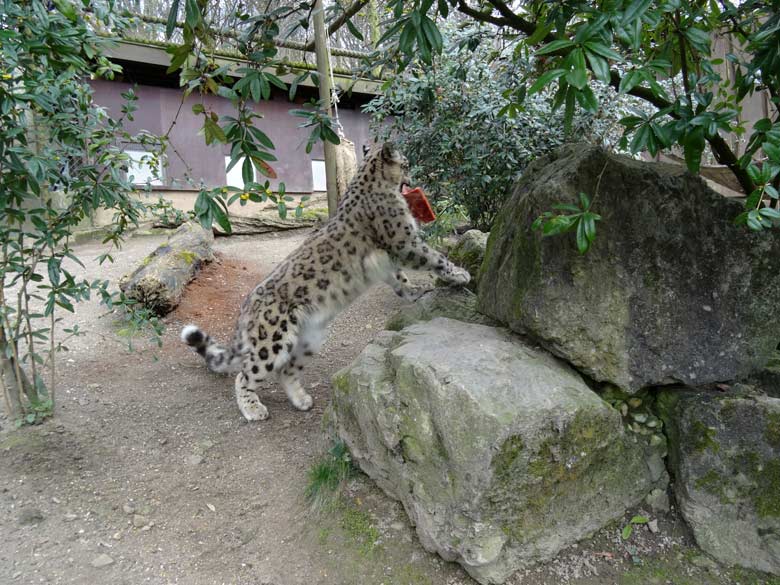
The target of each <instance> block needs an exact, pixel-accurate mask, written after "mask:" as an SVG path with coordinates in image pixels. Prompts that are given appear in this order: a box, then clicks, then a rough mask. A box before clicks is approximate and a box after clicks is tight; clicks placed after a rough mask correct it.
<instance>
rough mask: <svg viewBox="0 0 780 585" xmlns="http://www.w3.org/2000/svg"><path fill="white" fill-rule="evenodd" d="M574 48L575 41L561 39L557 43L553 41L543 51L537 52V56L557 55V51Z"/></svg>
mask: <svg viewBox="0 0 780 585" xmlns="http://www.w3.org/2000/svg"><path fill="white" fill-rule="evenodd" d="M573 46H574V41H570V40H569V39H559V40H557V41H553V42H551V43H548V44H546V45H545V46H543V47H542V48H541V49H539V50H538V51H536V53H535V54H536V55H548V54H549V53H555V52H557V51H560V50H562V49H567V48H569V47H573Z"/></svg>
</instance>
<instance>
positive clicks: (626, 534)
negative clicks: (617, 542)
mask: <svg viewBox="0 0 780 585" xmlns="http://www.w3.org/2000/svg"><path fill="white" fill-rule="evenodd" d="M633 532H634V527H633V525H631V524H626V525H625V526H624V527H623V532H621V533H620V536H621V537H622V538H623V540H628V539H629V538H631V534H632V533H633Z"/></svg>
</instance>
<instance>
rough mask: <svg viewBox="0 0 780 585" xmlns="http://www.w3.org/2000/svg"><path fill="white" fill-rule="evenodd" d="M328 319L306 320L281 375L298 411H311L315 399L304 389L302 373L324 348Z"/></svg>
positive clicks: (314, 317) (286, 390) (285, 389)
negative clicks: (306, 365) (307, 363)
mask: <svg viewBox="0 0 780 585" xmlns="http://www.w3.org/2000/svg"><path fill="white" fill-rule="evenodd" d="M326 325H327V318H325V317H324V316H321V317H316V316H309V317H307V318H306V319H304V321H303V324H302V325H301V327H300V330H299V331H298V337H297V340H296V343H295V345H294V347H293V350H292V353H291V355H290V360H289V361H288V362H287V364H285V366H284V368H282V370H281V372H280V373H279V380H280V382H281V384H282V387H283V388H284V391H285V392H286V393H287V398H289V399H290V402H291V403H292V405H293V406H294V407H295V408H297V409H298V410H309V409H310V408H311V407H312V404H313V402H314V401H313V399H312V397H311V395H309V394H308V393H307V392H306V390H304V388H303V383H302V382H301V373H302V371H303V368H304V365H305V364H306V362H308V361H309V360H310V359H311V357H312V356H313V355H314V354H315V353H317V352H318V351H319V350H320V348H321V347H322V343H323V341H324V340H325V327H326Z"/></svg>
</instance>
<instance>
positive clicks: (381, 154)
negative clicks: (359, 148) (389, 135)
mask: <svg viewBox="0 0 780 585" xmlns="http://www.w3.org/2000/svg"><path fill="white" fill-rule="evenodd" d="M364 154H365V156H364V158H363V165H362V171H363V172H365V173H370V174H372V175H375V176H377V177H379V178H380V179H381V180H382V181H383V182H388V183H392V184H393V186H394V187H397V188H398V189H399V190H400V189H401V188H402V187H403V186H404V185H408V184H410V178H409V161H408V160H406V157H405V156H404V155H403V154H402V153H401V151H400V150H398V149H397V148H396V147H395V145H393V143H392V142H385V143H384V144H382V145H381V146H379V145H377V146H375V147H374V148H370V149H368V151H367V152H366V150H365V147H364Z"/></svg>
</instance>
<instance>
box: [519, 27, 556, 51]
mask: <svg viewBox="0 0 780 585" xmlns="http://www.w3.org/2000/svg"><path fill="white" fill-rule="evenodd" d="M552 29H553V27H552V25H551V24H540V25H538V26H537V27H536V30H535V31H534V32H533V34H532V35H531V36H530V37H528V38H527V39H526V40H525V42H526V44H528V45H530V46H532V45H535V44H537V43H539V42H541V40H542V39H543V38H544V37H546V36H547V35H548V34H549V32H550V31H551V30H552Z"/></svg>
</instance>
